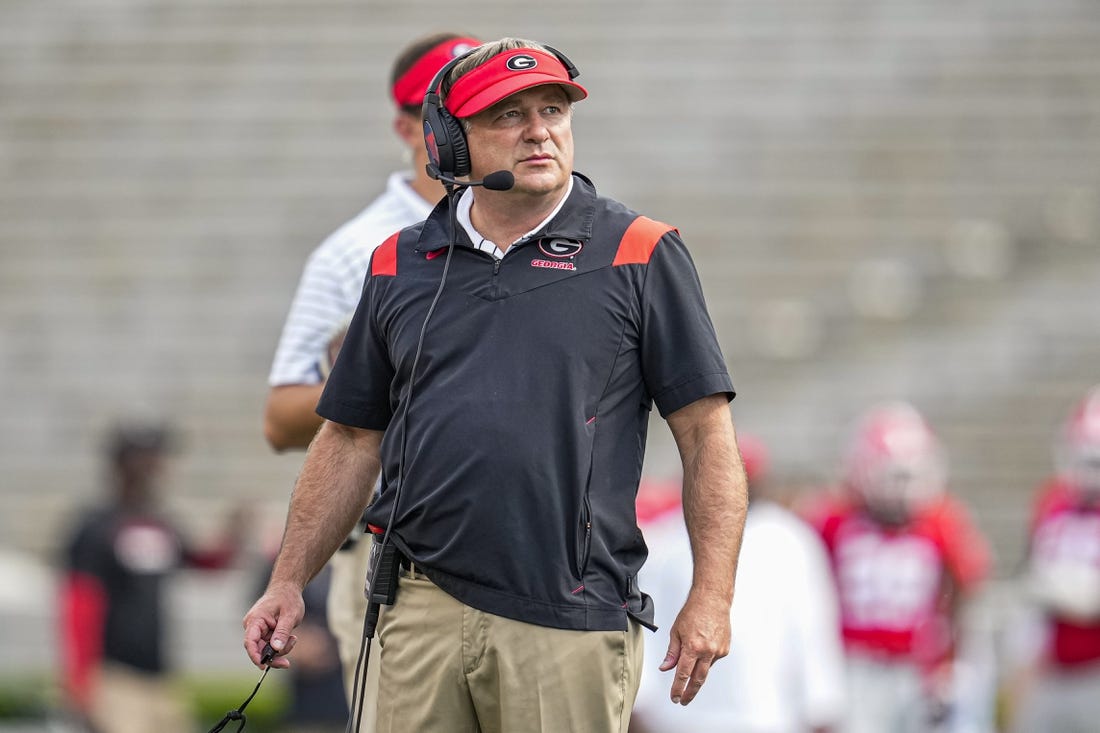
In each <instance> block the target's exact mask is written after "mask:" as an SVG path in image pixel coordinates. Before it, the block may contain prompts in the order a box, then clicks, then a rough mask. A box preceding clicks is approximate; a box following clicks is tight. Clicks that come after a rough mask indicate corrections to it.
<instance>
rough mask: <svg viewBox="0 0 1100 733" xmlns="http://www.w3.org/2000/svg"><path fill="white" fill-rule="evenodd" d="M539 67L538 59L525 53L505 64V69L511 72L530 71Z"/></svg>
mask: <svg viewBox="0 0 1100 733" xmlns="http://www.w3.org/2000/svg"><path fill="white" fill-rule="evenodd" d="M538 65H539V62H538V59H536V58H535V57H534V56H528V55H527V54H525V53H517V54H516V55H515V56H513V57H512V58H510V59H508V60H507V61H505V62H504V67H505V68H506V69H508V70H509V71H529V70H530V69H533V68H535V67H536V66H538Z"/></svg>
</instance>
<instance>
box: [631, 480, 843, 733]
mask: <svg viewBox="0 0 1100 733" xmlns="http://www.w3.org/2000/svg"><path fill="white" fill-rule="evenodd" d="M683 524H684V523H683V519H682V518H681V517H680V516H679V513H675V514H674V515H673V516H669V517H668V518H666V519H664V520H662V521H660V522H659V523H658V524H657V525H655V526H654V527H653V528H652V530H650V529H648V528H647V530H646V534H645V536H646V542H647V543H648V544H649V546H650V548H651V549H650V557H649V560H648V561H646V564H645V565H644V566H643V567H642V570H641V573H640V574H639V585H640V586H641V588H642V589H643V590H644V591H646V592H647V593H649V594H650V595H652V596H653V601H654V604H655V606H656V621H657V624H658V627H659V629H660V631H659V632H658V633H657V635H656V637H655V638H651V639H647V643H646V658H645V664H644V665H643V668H642V684H641V689H640V690H639V691H638V699H637V702H636V704H635V708H634V712H635V715H637V716H638V717H639V719H640V720H641V721H642V722H643V723H644V724H645V726H646V730H654V731H661V733H688V732H689V731H690V732H691V733H718V732H722V733H737V732H740V731H752V732H753V733H765V732H767V733H771V732H773V731H774V732H776V733H779V732H782V733H792V732H794V731H807V730H810V729H811V728H812V727H813V726H815V725H816V726H825V725H829V724H836V723H839V722H840V721H841V720H842V719H843V716H844V703H845V687H844V686H845V681H844V657H843V649H842V645H841V640H840V626H839V622H838V616H837V614H838V610H837V601H836V595H835V593H834V591H833V589H832V584H831V578H830V570H829V561H828V557H827V555H826V553H825V548H824V545H823V544H822V542H821V541H820V539H819V538H818V537H817V535H816V534H814V532H813V530H812V529H811V528H810V527H809V526H808V525H806V524H804V523H803V522H802V520H800V519H799V518H798V517H796V516H795V515H793V514H792V513H791V512H789V511H787V510H786V509H784V508H782V507H780V506H779V505H777V504H774V503H772V502H768V501H762V500H756V501H753V503H752V506H751V508H750V510H749V514H748V519H747V521H746V523H745V535H744V539H743V541H742V547H741V556H740V560H739V561H738V567H737V584H736V590H735V593H734V601H733V609H732V611H731V612H730V622H731V624H732V627H733V636H732V643H731V646H730V653H729V656H727V657H725V658H723V659H720V660H718V661H717V662H715V663H714V666H713V667H711V669H710V672H709V674H708V676H707V681H706V683H705V684H704V685H703V688H702V689H701V690H700V691H699V694H698V695H697V696H696V698H695V699H694V700H693V701H692V702H691V704H690V705H687V706H686V707H684V706H680V705H675V704H673V703H672V702H671V701H670V700H669V691H670V689H671V687H672V675H673V671H669V672H660V671H658V669H657V667H658V666H659V665H660V664H661V662H662V660H663V659H664V656H665V651H666V650H667V648H668V631H669V629H670V627H671V626H672V622H673V621H674V620H675V619H676V614H677V613H679V611H680V608H681V607H682V606H683V603H684V599H685V598H687V594H688V590H689V589H690V587H691V568H692V560H691V547H690V545H689V543H688V538H687V532H686V530H685V529H684V527H683Z"/></svg>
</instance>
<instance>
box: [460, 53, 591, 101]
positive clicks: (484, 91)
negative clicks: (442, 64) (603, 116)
mask: <svg viewBox="0 0 1100 733" xmlns="http://www.w3.org/2000/svg"><path fill="white" fill-rule="evenodd" d="M540 84H558V85H559V86H561V87H562V89H564V90H565V93H566V94H568V95H569V99H570V100H571V101H573V102H576V101H578V100H581V99H584V98H585V97H587V96H588V90H587V89H585V88H584V87H582V86H581V85H580V84H577V83H576V82H574V81H573V80H572V79H570V78H569V72H568V71H566V69H565V66H564V65H562V62H561V61H560V60H559V59H558V57H557V56H555V55H553V54H551V53H547V52H545V51H541V50H539V49H536V48H516V49H513V50H511V51H505V52H504V53H501V54H498V55H496V56H494V57H493V58H491V59H489V60H488V61H486V62H485V63H484V64H482V65H481V66H478V67H477V68H475V69H473V70H471V71H469V72H468V73H466V74H463V75H462V76H461V77H459V79H458V81H456V82H455V83H454V86H452V87H451V90H450V91H449V92H448V93H447V100H446V102H445V104H446V107H447V109H448V110H449V111H450V113H451V114H452V115H454V116H455V117H470V116H472V115H476V114H477V113H478V112H481V111H483V110H485V109H487V108H489V107H491V106H493V105H494V104H496V103H497V102H499V101H500V100H502V99H504V98H505V97H507V96H509V95H511V94H515V93H516V92H520V91H523V90H524V89H530V88H531V87H534V86H539V85H540Z"/></svg>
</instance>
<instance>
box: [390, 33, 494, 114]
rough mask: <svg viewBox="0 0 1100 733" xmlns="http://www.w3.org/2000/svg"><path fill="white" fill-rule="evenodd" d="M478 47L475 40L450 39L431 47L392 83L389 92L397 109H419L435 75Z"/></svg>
mask: <svg viewBox="0 0 1100 733" xmlns="http://www.w3.org/2000/svg"><path fill="white" fill-rule="evenodd" d="M480 45H481V41H479V40H477V39H476V38H451V39H448V40H446V41H443V43H440V44H439V45H438V46H433V47H432V49H431V50H429V51H428V52H427V53H425V54H424V55H423V56H421V57H420V58H419V59H417V61H416V63H415V64H413V65H412V66H411V67H409V70H408V71H406V72H405V73H404V74H402V75H401V77H400V78H399V79H398V80H397V81H396V82H394V84H393V89H391V90H390V93H391V94H392V95H393V101H394V102H396V103H397V106H398V107H414V106H415V107H419V106H420V105H421V104H423V103H424V94H425V92H427V90H428V84H430V83H431V81H432V78H434V77H435V75H436V73H438V72H439V70H440V69H442V68H443V67H444V66H445V65H446V64H447V62H448V61H450V60H451V59H454V58H457V57H458V56H461V55H462V54H464V53H466V52H467V51H469V50H470V49H472V48H476V47H477V46H480Z"/></svg>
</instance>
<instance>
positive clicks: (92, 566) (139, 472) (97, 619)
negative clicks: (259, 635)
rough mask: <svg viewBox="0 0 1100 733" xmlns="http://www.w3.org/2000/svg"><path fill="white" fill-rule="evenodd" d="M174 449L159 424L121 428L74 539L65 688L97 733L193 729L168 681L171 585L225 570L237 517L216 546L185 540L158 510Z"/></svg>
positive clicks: (66, 577) (233, 549)
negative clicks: (180, 576) (103, 487)
mask: <svg viewBox="0 0 1100 733" xmlns="http://www.w3.org/2000/svg"><path fill="white" fill-rule="evenodd" d="M171 444H172V436H171V434H170V432H169V430H168V429H167V428H166V427H165V426H164V425H162V424H159V423H145V422H133V423H126V424H123V425H121V426H119V427H117V428H116V429H115V430H114V431H113V432H112V433H111V435H110V438H109V440H108V442H107V444H106V446H105V453H106V457H107V461H108V464H109V465H108V469H109V475H108V476H107V482H108V487H107V488H108V494H107V496H106V497H105V499H104V500H103V501H102V502H101V503H99V504H97V505H96V506H93V507H91V508H88V509H86V510H84V511H82V512H81V514H80V517H79V519H78V520H77V522H76V523H75V526H74V527H73V528H72V529H71V531H70V532H69V533H68V540H67V542H66V545H65V554H64V570H63V574H62V579H61V585H60V596H59V604H60V608H59V611H58V620H59V622H60V629H59V633H60V636H61V639H60V645H59V646H60V649H61V653H62V656H63V674H64V680H63V681H64V690H65V693H66V700H67V703H68V705H69V706H70V708H71V710H72V712H73V713H74V714H75V715H76V717H77V718H78V719H79V720H80V721H81V722H82V723H83V724H84V725H85V726H87V728H88V729H90V730H93V731H96V732H97V733H148V731H157V733H191V731H192V730H193V725H192V722H191V720H190V716H189V711H188V710H187V707H186V705H185V702H184V701H183V700H182V699H181V698H180V696H179V694H178V692H177V690H176V688H175V686H174V684H173V678H172V675H171V670H172V666H173V665H172V660H171V659H170V657H169V653H168V652H169V649H168V646H169V645H168V635H169V618H168V617H167V616H166V614H165V609H164V603H165V593H166V590H167V589H166V585H167V582H168V581H169V579H170V578H171V576H172V575H173V574H174V573H176V572H177V571H178V570H180V569H181V568H184V567H193V568H202V569H216V568H224V567H226V566H228V565H229V564H230V562H231V561H232V560H233V559H234V557H236V554H237V548H238V540H237V530H238V528H239V525H240V521H239V520H240V514H239V512H234V513H233V514H232V515H231V516H230V518H229V526H228V527H227V528H226V532H225V536H224V539H223V540H221V541H219V542H218V543H216V544H215V545H213V546H211V547H209V548H203V549H199V548H196V547H193V546H192V545H191V544H190V543H189V542H188V541H187V540H186V539H185V538H184V535H183V533H182V532H181V531H180V529H179V528H178V527H177V525H176V524H175V523H174V522H172V521H171V520H170V519H169V518H167V517H166V516H165V514H164V513H163V512H162V510H161V509H160V506H159V499H160V497H159V495H158V491H159V488H160V486H161V483H162V481H163V476H164V471H165V468H166V461H167V459H168V453H169V451H170V448H171Z"/></svg>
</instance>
